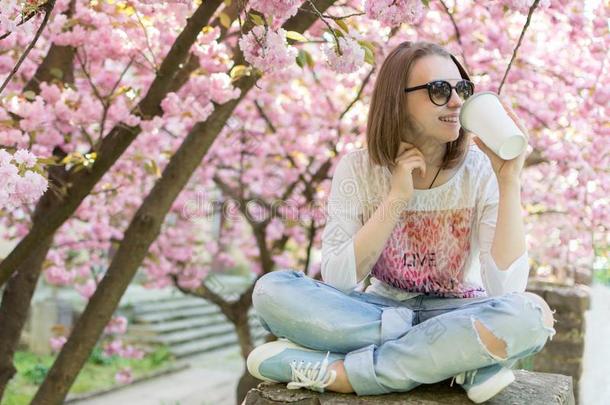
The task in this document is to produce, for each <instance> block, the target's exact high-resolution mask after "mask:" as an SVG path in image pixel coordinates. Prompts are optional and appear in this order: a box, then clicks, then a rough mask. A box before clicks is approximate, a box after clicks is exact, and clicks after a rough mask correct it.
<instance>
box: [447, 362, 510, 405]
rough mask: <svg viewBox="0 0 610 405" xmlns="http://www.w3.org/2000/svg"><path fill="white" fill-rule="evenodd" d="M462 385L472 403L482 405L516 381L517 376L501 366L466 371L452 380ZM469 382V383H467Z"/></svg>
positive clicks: (495, 365)
mask: <svg viewBox="0 0 610 405" xmlns="http://www.w3.org/2000/svg"><path fill="white" fill-rule="evenodd" d="M454 380H455V382H457V383H458V384H460V385H461V386H462V387H463V388H464V390H466V395H468V398H470V400H471V401H473V402H475V403H477V404H480V403H481V402H485V401H487V400H489V399H490V398H492V397H494V396H495V395H496V394H498V393H499V392H500V391H502V390H503V389H504V388H506V387H508V386H509V385H510V384H511V383H512V382H513V381H515V374H514V373H513V371H512V370H511V369H509V368H506V367H503V366H502V365H500V364H494V365H492V366H489V367H483V368H479V369H476V370H470V371H464V372H463V373H460V374H458V375H456V376H454V377H453V378H452V379H451V384H450V386H453V381H454ZM467 380H469V381H467Z"/></svg>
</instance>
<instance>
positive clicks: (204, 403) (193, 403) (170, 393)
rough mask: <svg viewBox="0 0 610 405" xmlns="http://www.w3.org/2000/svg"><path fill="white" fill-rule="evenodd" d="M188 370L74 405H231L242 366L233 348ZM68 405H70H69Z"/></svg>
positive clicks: (194, 359) (203, 357) (196, 362)
mask: <svg viewBox="0 0 610 405" xmlns="http://www.w3.org/2000/svg"><path fill="white" fill-rule="evenodd" d="M188 360H189V362H190V363H191V367H189V368H187V369H185V370H182V371H179V372H176V373H172V374H167V375H164V376H160V377H157V378H153V379H150V380H146V381H142V382H139V383H136V384H133V385H132V386H129V387H125V388H123V389H120V390H116V391H114V392H111V393H108V394H105V395H101V396H98V397H94V398H90V399H86V400H82V401H78V402H73V403H72V404H74V405H111V404H138V405H225V404H226V405H235V398H236V396H235V390H236V389H237V382H238V380H239V377H240V376H241V374H242V373H243V370H244V367H245V364H244V362H243V360H242V359H241V356H240V354H239V349H238V348H237V347H232V348H229V349H226V350H222V351H216V352H213V353H207V354H202V355H199V356H194V357H191V358H189V359H188ZM72 404H71V405H72Z"/></svg>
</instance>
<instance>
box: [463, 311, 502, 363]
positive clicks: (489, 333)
mask: <svg viewBox="0 0 610 405" xmlns="http://www.w3.org/2000/svg"><path fill="white" fill-rule="evenodd" d="M470 319H471V321H472V327H473V329H474V331H475V333H476V335H477V340H478V342H479V344H480V345H481V346H483V349H485V351H486V352H487V354H489V355H490V356H491V357H493V358H494V359H496V360H499V361H502V360H506V359H507V358H508V353H507V352H508V345H507V344H506V342H505V341H504V340H503V339H500V338H499V337H497V336H496V335H495V334H494V333H493V332H492V331H491V329H490V328H488V327H487V326H486V325H485V324H483V322H481V321H480V320H479V319H475V317H474V316H471V317H470ZM477 323H478V325H479V327H477ZM480 328H482V329H483V330H482V331H480ZM481 333H484V334H485V336H486V338H485V340H495V341H496V342H499V344H500V346H503V347H502V348H500V349H498V348H496V347H494V348H493V349H490V348H489V347H488V344H489V343H485V342H483V340H482V339H481ZM497 350H500V351H501V352H502V353H494V352H495V351H497Z"/></svg>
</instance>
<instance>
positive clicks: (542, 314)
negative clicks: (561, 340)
mask: <svg viewBox="0 0 610 405" xmlns="http://www.w3.org/2000/svg"><path fill="white" fill-rule="evenodd" d="M527 303H528V305H530V306H531V307H533V308H536V309H537V310H538V315H539V318H540V326H541V327H542V328H543V329H544V330H545V331H547V332H548V334H549V340H553V336H555V333H557V331H556V330H555V328H554V326H555V322H557V319H555V316H554V314H555V312H557V310H556V309H552V310H551V314H552V315H553V326H549V325H547V321H546V319H545V311H544V310H543V309H542V306H541V305H540V303H538V302H535V301H533V300H531V299H528V300H527ZM549 309H550V307H549Z"/></svg>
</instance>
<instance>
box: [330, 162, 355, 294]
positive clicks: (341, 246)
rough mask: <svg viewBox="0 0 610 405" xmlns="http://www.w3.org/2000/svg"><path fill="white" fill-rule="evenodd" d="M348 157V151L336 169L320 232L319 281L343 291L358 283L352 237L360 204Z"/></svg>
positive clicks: (349, 289) (351, 288)
mask: <svg viewBox="0 0 610 405" xmlns="http://www.w3.org/2000/svg"><path fill="white" fill-rule="evenodd" d="M350 158H351V156H350V153H348V154H346V155H344V156H343V157H342V158H341V159H340V160H339V162H338V163H337V166H336V168H335V171H334V174H333V177H332V181H331V186H330V193H329V196H328V202H327V206H326V225H325V227H324V231H323V232H322V265H321V272H322V280H323V281H324V282H325V283H327V284H329V285H331V286H333V287H335V288H338V289H340V290H342V291H344V292H349V291H351V290H353V289H354V288H355V287H356V286H357V284H358V282H359V281H358V280H357V279H356V254H355V251H354V236H355V234H356V232H358V230H359V229H360V228H361V227H362V222H361V221H362V220H361V218H360V215H361V213H362V208H361V207H362V204H361V201H360V198H359V195H360V193H359V190H358V182H357V177H356V173H355V171H354V170H353V166H352V164H351V161H350V160H351V159H350Z"/></svg>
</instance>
